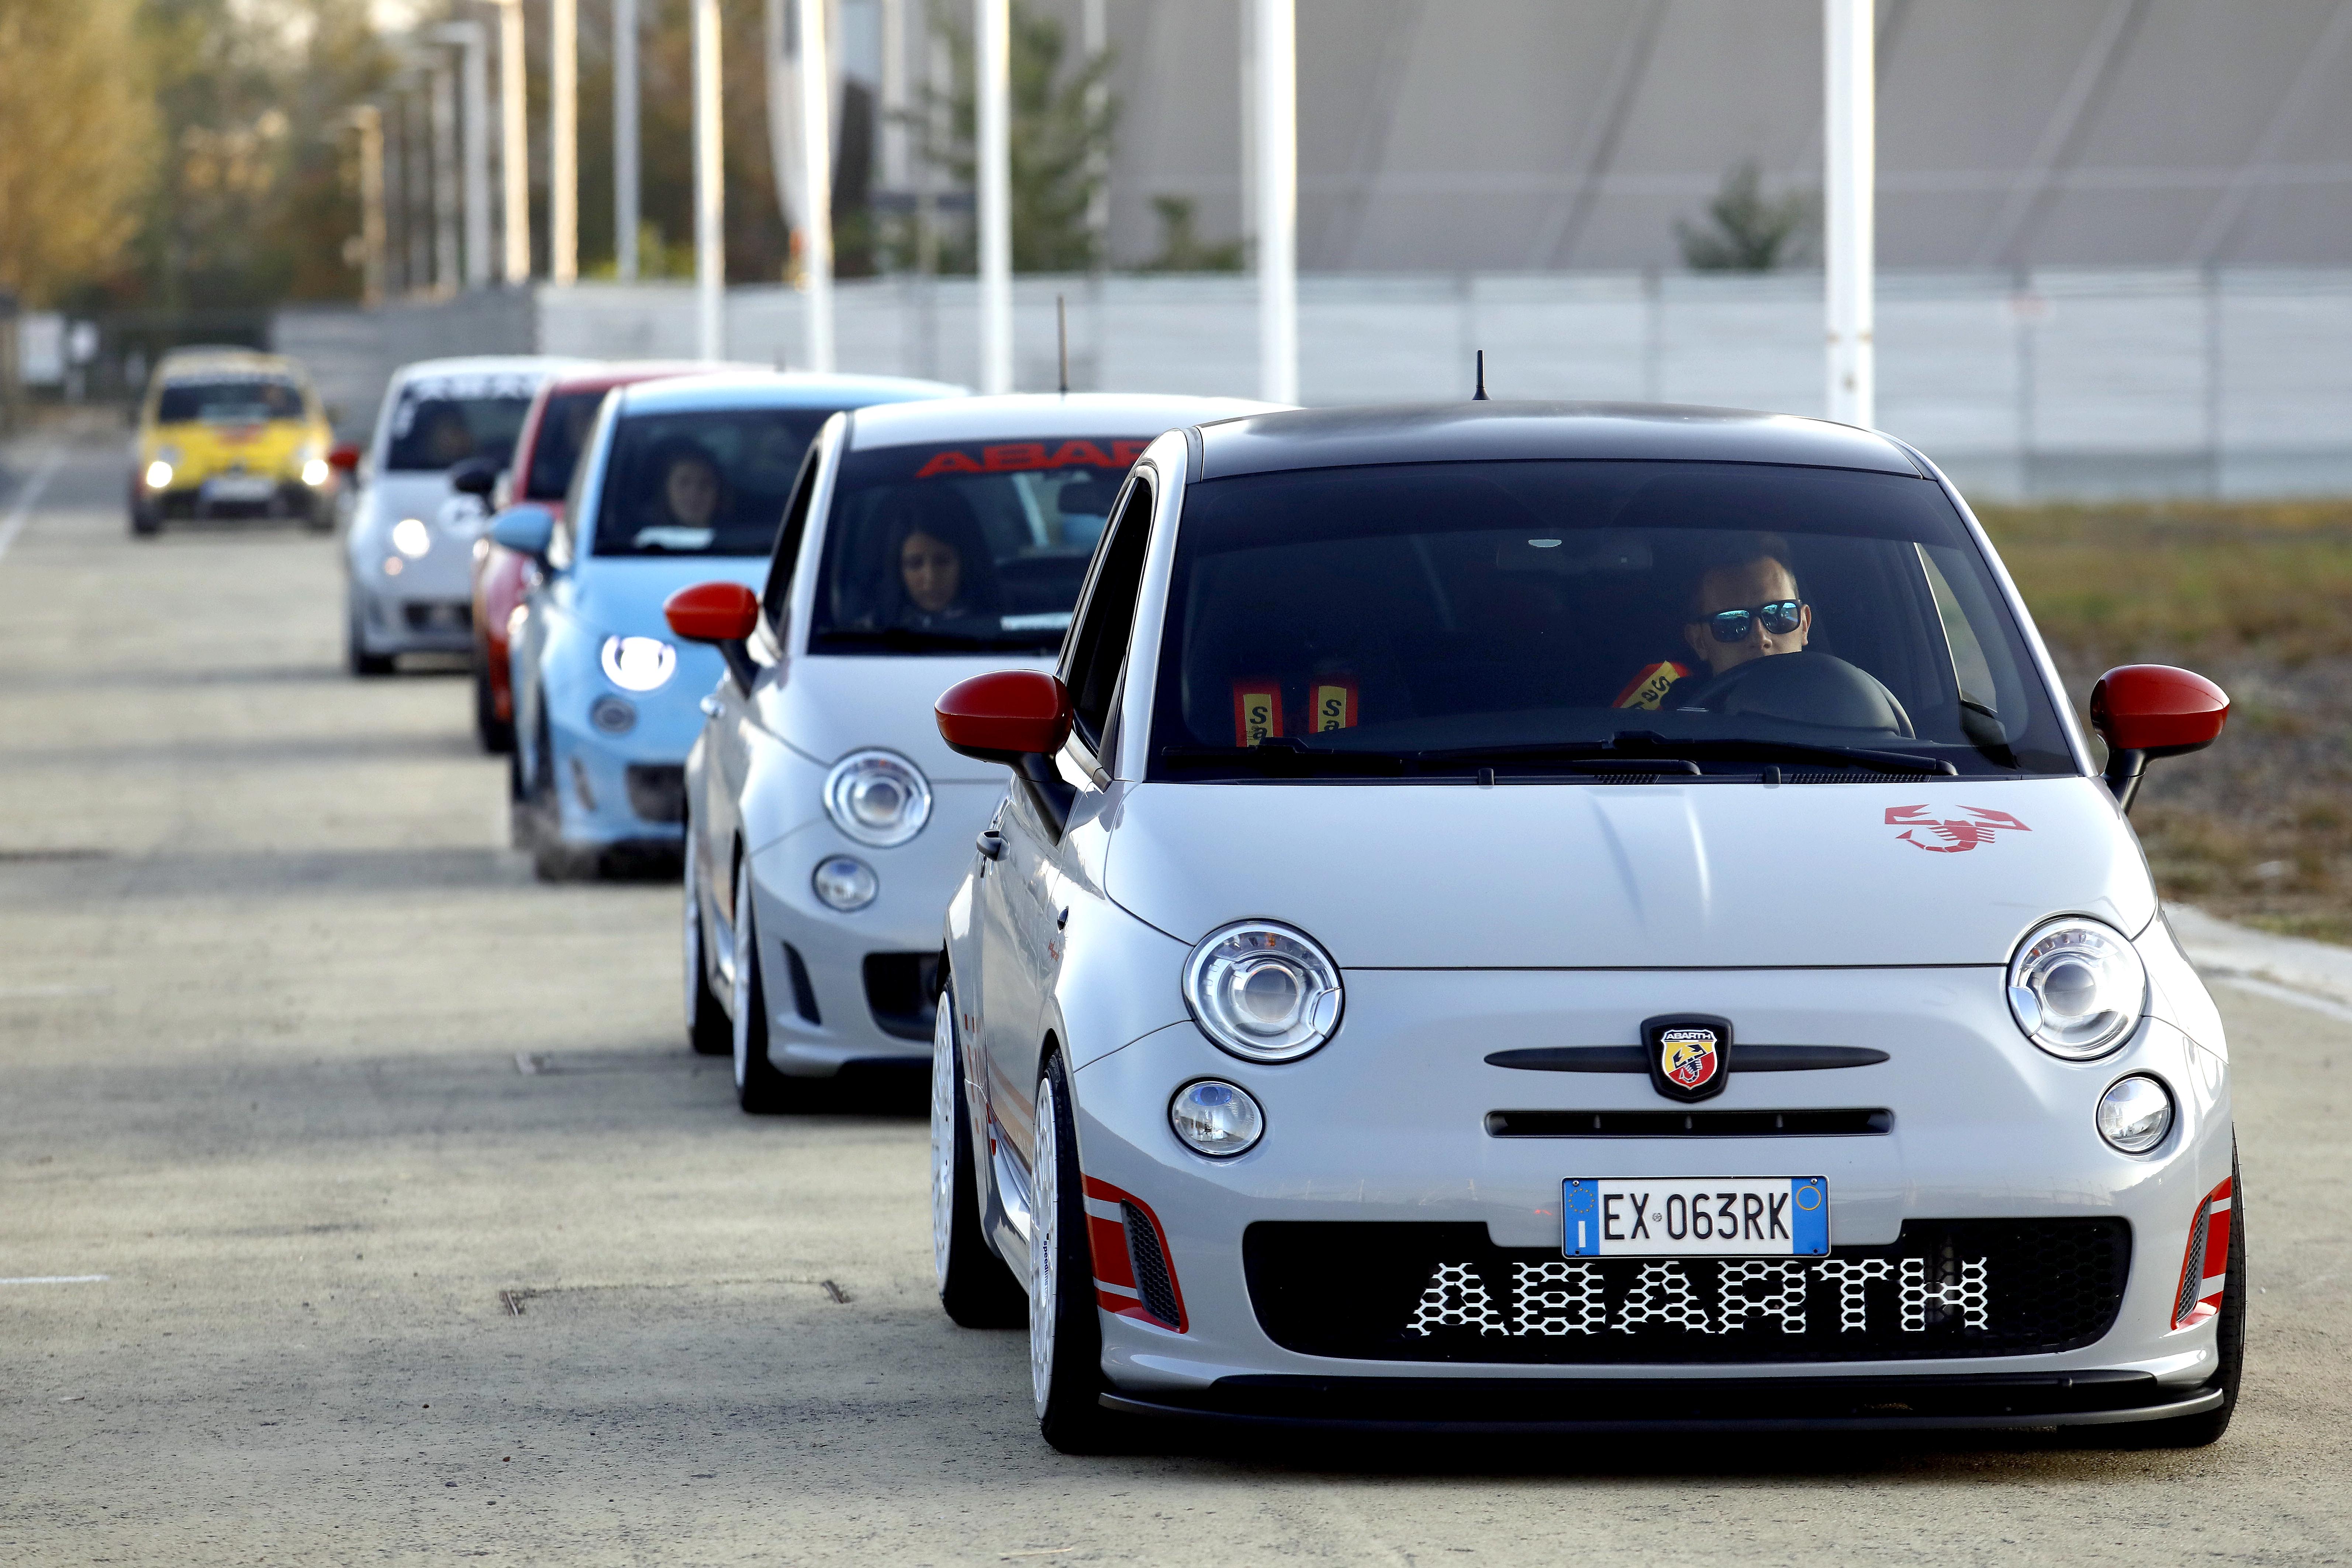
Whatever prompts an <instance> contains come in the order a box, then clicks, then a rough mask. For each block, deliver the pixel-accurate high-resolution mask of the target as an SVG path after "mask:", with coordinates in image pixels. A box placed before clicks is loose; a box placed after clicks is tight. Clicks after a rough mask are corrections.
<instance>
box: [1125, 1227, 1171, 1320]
mask: <svg viewBox="0 0 2352 1568" xmlns="http://www.w3.org/2000/svg"><path fill="white" fill-rule="evenodd" d="M1118 1206H1119V1210H1120V1213H1121V1215H1123V1216H1124V1217H1125V1219H1126V1221H1127V1256H1128V1260H1129V1262H1130V1263H1131V1264H1132V1265H1133V1266H1134V1268H1135V1292H1136V1294H1137V1295H1139V1296H1140V1297H1142V1298H1143V1306H1144V1310H1146V1311H1149V1312H1150V1314H1151V1315H1152V1316H1153V1317H1155V1318H1157V1319H1159V1320H1160V1321H1161V1322H1163V1323H1165V1324H1167V1325H1168V1326H1169V1327H1170V1328H1171V1329H1172V1328H1175V1327H1176V1326H1177V1325H1178V1324H1180V1323H1181V1322H1183V1321H1184V1318H1183V1314H1182V1313H1181V1311H1180V1310H1178V1308H1177V1306H1176V1286H1175V1283H1174V1281H1172V1280H1171V1279H1169V1278H1168V1260H1167V1258H1164V1257H1162V1256H1161V1255H1160V1231H1159V1228H1158V1227H1157V1226H1154V1225H1153V1224H1152V1223H1151V1216H1150V1215H1148V1214H1145V1213H1144V1212H1143V1210H1142V1209H1141V1208H1139V1207H1138V1206H1137V1205H1134V1204H1127V1203H1123V1204H1121V1205H1118Z"/></svg>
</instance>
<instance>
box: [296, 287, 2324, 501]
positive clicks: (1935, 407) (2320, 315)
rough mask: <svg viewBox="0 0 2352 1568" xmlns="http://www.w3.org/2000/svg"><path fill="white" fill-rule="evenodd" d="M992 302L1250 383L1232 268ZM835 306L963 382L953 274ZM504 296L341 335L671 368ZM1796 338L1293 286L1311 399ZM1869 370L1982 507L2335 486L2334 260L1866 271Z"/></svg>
mask: <svg viewBox="0 0 2352 1568" xmlns="http://www.w3.org/2000/svg"><path fill="white" fill-rule="evenodd" d="M1014 295H1015V311H1016V322H1015V342H1016V344H1017V349H1018V384H1019V385H1021V386H1022V387H1024V388H1026V389H1033V390H1051V389H1052V388H1053V386H1054V385H1055V380H1056V374H1057V363H1056V360H1057V353H1056V340H1055V300H1056V298H1057V297H1060V298H1062V299H1065V300H1066V301H1067V306H1068V321H1069V338H1070V342H1069V359H1070V381H1071V384H1072V386H1073V387H1074V388H1075V389H1079V390H1089V389H1096V388H1118V389H1121V390H1135V391H1166V392H1196V393H1211V394H1227V395H1234V394H1238V395H1249V394H1251V393H1253V392H1255V382H1256V364H1257V338H1256V334H1257V314H1256V294H1255V284H1254V282H1253V280H1252V279H1248V278H1246V277H1242V276H1238V275H1223V276H1186V277H1151V276H1141V277H1137V276H1114V277H1105V278H1085V277H1072V278H1050V277H1032V278H1024V279H1019V280H1018V282H1017V284H1016V287H1015V290H1014ZM835 297H836V300H837V305H838V329H837V330H838V337H839V344H840V349H839V353H840V363H841V365H842V367H843V368H844V369H847V370H859V371H872V372H880V373H887V374H907V375H926V376H934V377H939V378H941V379H946V380H950V381H968V380H970V379H971V378H972V376H973V374H975V367H976V365H977V363H978V342H977V314H976V299H975V293H974V287H973V285H972V283H971V280H970V279H921V278H892V279H873V280H864V281H855V282H844V283H842V284H841V285H840V286H839V287H838V289H837V292H836V296H835ZM507 298H508V299H510V300H515V301H516V303H517V304H518V305H519V306H520V305H521V303H522V302H523V300H526V299H527V300H529V306H528V309H526V310H520V311H519V312H517V313H515V314H510V315H506V316H500V317H499V318H498V320H497V323H496V325H497V326H498V327H499V329H500V330H499V331H492V330H491V328H492V325H493V323H492V321H490V320H489V319H488V317H485V316H482V315H480V314H479V307H475V309H476V310H477V315H476V317H475V318H474V319H472V320H471V321H467V323H465V324H464V325H463V327H462V328H459V329H458V330H456V331H450V330H447V329H450V328H458V323H457V321H455V320H454V319H450V320H446V321H445V320H442V319H438V318H436V315H435V312H436V310H437V311H439V312H443V313H444V314H445V315H446V313H449V312H456V311H460V310H464V309H465V308H466V301H465V300H459V301H456V302H452V303H451V304H449V305H446V306H440V307H423V306H404V307H400V308H397V309H391V310H385V311H382V312H377V313H375V314H374V315H373V316H372V317H361V318H359V321H360V322H361V323H364V324H365V325H366V327H367V328H368V329H370V330H372V331H373V333H374V336H375V338H376V339H377V340H379V341H380V342H381V345H382V347H381V352H379V353H377V354H376V356H375V363H378V364H380V365H381V367H382V371H383V373H384V374H388V372H389V368H390V366H391V365H392V364H393V363H398V362H400V361H402V360H405V359H410V358H421V357H424V356H425V353H438V352H447V348H446V345H447V344H449V343H451V342H453V341H463V342H468V343H470V344H472V345H473V346H476V347H478V349H481V350H485V351H487V350H493V349H496V350H512V349H521V348H526V347H531V346H536V347H537V348H539V349H540V350H541V351H543V352H547V353H574V354H586V355H592V356H596V357H612V358H636V357H641V356H652V355H658V356H663V357H669V356H681V357H683V356H688V355H690V354H691V353H693V348H694V342H695V329H694V303H693V295H692V291H691V289H690V288H689V287H688V286H686V285H682V284H639V285H633V286H627V287H623V286H618V285H609V284H583V285H580V286H578V287H575V288H572V289H550V288H541V289H536V290H534V291H533V292H532V293H531V294H530V295H529V296H508V297H507ZM304 314H305V316H306V317H307V318H309V319H310V321H311V322H312V325H311V326H310V327H309V328H307V329H304V328H301V327H299V323H297V322H296V321H295V320H294V319H293V318H291V317H289V318H281V331H280V332H279V335H278V344H279V346H280V347H281V348H283V349H285V350H286V351H287V352H289V353H304V354H306V355H308V356H309V357H312V358H313V359H314V360H316V359H317V358H318V356H319V354H320V352H321V351H324V350H327V349H328V348H329V347H330V346H331V345H330V344H329V343H328V342H324V341H322V340H323V338H324V336H325V334H322V333H320V331H317V328H318V326H320V325H323V324H324V323H323V319H322V318H320V315H319V313H317V312H306V313H304ZM344 314H346V315H347V316H352V317H358V313H357V312H346V313H344ZM428 324H429V325H430V327H431V329H432V330H430V331H427V328H428ZM306 331H307V333H308V335H307V337H306ZM801 331H802V313H801V300H800V297H799V296H798V295H797V294H795V293H793V291H792V290H790V289H782V288H739V289H732V290H730V294H729V298H728V318H727V338H728V345H729V353H730V357H732V358H735V359H739V360H750V361H755V362H758V363H775V364H793V363H802V350H801V342H802V339H801ZM1822 331H1823V327H1822V300H1821V279H1820V278H1819V277H1818V276H1817V275H1807V274H1802V273H1780V274H1772V275H1767V276H1760V277H1748V276H1724V275H1706V274H1687V273H1667V274H1641V273H1549V274H1517V275H1513V274H1481V275H1468V276H1457V277H1438V278H1431V277H1390V276H1379V277H1373V276H1362V275H1356V276H1339V277H1309V278H1306V279H1301V280H1300V285H1299V332H1300V344H1301V362H1302V390H1303V396H1304V399H1305V401H1307V402H1308V403H1311V404H1342V403H1373V402H1388V401H1427V400H1431V399H1444V398H1450V397H1466V396H1467V395H1469V392H1470V386H1471V356H1472V353H1473V352H1474V351H1475V350H1477V349H1484V350H1486V359H1487V379H1488V384H1489V387H1490V389H1491V390H1492V391H1493V392H1494V394H1495V395H1496V396H1500V397H1547V398H1596V399H1605V400H1638V401H1644V402H1671V403H1697V404H1715V405H1728V406H1735V407H1745V408H1762V409H1769V410H1773V411H1776V412H1782V413H1790V414H1819V413H1821V412H1822V406H1823V402H1824V393H1823V371H1822ZM428 337H429V338H430V339H431V340H432V341H431V344H430V346H428V343H427V339H428ZM306 343H308V344H315V346H313V347H306ZM337 352H341V351H340V350H338V351H337ZM1878 356H1879V357H1878V363H1879V405H1878V407H1879V415H1878V416H1879V420H1880V423H1881V424H1882V425H1883V426H1885V428H1886V429H1887V430H1889V431H1891V432H1893V433H1895V434H1896V435H1898V436H1901V437H1905V438H1906V439H1907V440H1910V441H1913V442H1915V443H1916V444H1917V445H1918V446H1919V447H1922V448H1923V449H1924V450H1926V451H1927V453H1928V454H1929V455H1930V456H1931V457H1933V458H1936V459H1937V461H1938V462H1940V463H1943V464H1944V465H1945V466H1946V467H1947V468H1948V469H1949V470H1950V472H1951V473H1952V474H1953V476H1954V478H1955V479H1958V480H1959V482H1960V483H1961V484H1962V485H1963V486H1965V487H1967V488H1968V489H1969V490H1970V491H1971V492H1972V493H1975V494H1979V495H1982V496H1984V497H1986V498H1987V499H2028V498H2053V497H2099V496H2114V495H2147V496H2223V497H2254V496H2273V495H2309V494H2352V271H2327V272H2285V271H2252V270H2248V271H2231V270H2222V271H2208V272H2196V271H2134V272H2085V271H2042V272H2034V273H2031V274H2025V275H2013V274H2005V273H1958V274H1955V273H1902V272H1896V273H1891V274H1890V273H1882V274H1881V278H1880V292H1879V298H1878ZM314 369H316V370H317V371H318V373H319V374H320V376H321V379H322V380H335V381H336V383H337V384H339V385H340V384H342V382H343V379H347V378H338V377H337V376H336V375H335V374H332V373H331V372H330V370H329V369H328V367H327V366H326V365H324V364H323V363H314ZM376 384H377V385H378V386H379V387H380V386H381V380H380V379H379V380H378V381H377V383H376Z"/></svg>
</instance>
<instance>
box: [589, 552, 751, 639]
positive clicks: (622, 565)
mask: <svg viewBox="0 0 2352 1568" xmlns="http://www.w3.org/2000/svg"><path fill="white" fill-rule="evenodd" d="M573 571H574V573H575V574H576V580H575V581H574V583H573V584H572V614H573V615H574V616H578V617H579V618H580V621H581V624H582V625H583V626H588V627H590V628H592V629H593V630H596V631H600V632H604V633H606V634H608V635H611V636H616V637H665V638H667V637H669V636H670V630H669V623H668V622H667V620H665V619H663V617H662V605H663V604H664V602H665V601H667V599H668V598H669V596H670V595H672V594H675V593H677V591H678V590H679V589H680V588H691V587H693V586H694V585H695V584H697V583H740V584H743V585H744V586H745V587H747V588H750V589H751V590H753V591H754V592H756V591H757V590H758V589H759V587H760V585H761V584H763V583H765V582H766V581H767V580H768V558H767V557H766V556H764V555H651V556H637V557H634V558H633V557H627V556H623V557H619V558H609V557H602V556H593V555H592V556H590V557H589V558H588V559H587V560H585V561H583V562H582V563H580V564H579V565H578V566H576V567H574V568H573Z"/></svg>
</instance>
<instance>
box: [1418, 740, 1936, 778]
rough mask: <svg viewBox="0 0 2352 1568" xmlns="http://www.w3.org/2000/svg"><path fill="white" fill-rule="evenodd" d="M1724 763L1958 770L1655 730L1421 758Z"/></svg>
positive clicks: (1619, 764)
mask: <svg viewBox="0 0 2352 1568" xmlns="http://www.w3.org/2000/svg"><path fill="white" fill-rule="evenodd" d="M1694 758H1705V759H1709V760H1720V761H1724V762H1764V763H1774V762H1787V761H1791V760H1800V761H1803V762H1809V763H1815V762H1817V763H1843V764H1845V765H1847V766H1849V767H1856V768H1867V769H1869V770H1871V771H1873V772H1874V773H1958V771H1959V770H1958V769H1957V768H1955V767H1953V766H1952V764H1951V763H1948V762H1943V761H1939V760H1938V759H1937V758H1934V757H1921V756H1915V755H1913V754H1912V753H1910V752H1880V751H1870V750H1865V749H1863V748H1860V747H1849V746H1821V745H1813V744H1810V743H1808V742H1803V741H1763V740H1741V739H1738V738H1736V737H1730V738H1723V739H1712V740H1706V739H1699V738H1697V737H1684V738H1680V739H1669V738H1668V737H1666V736H1664V735H1660V734H1658V733H1657V732H1655V731H1650V730H1623V731H1619V732H1618V733H1617V734H1615V735H1614V736H1612V737H1611V738H1610V739H1608V740H1606V741H1550V742H1538V743H1535V744H1529V745H1517V746H1454V747H1449V748H1447V749H1446V750H1444V751H1433V752H1414V753H1413V760H1415V761H1416V762H1423V763H1462V762H1506V763H1523V762H1535V763H1540V762H1565V763H1569V764H1570V766H1571V768H1573V767H1575V766H1576V764H1578V763H1582V764H1583V765H1584V766H1585V767H1586V768H1590V769H1591V770H1593V771H1596V772H1598V771H1604V764H1605V771H1610V772H1618V771H1624V772H1639V771H1642V770H1643V768H1645V767H1647V768H1654V769H1656V770H1658V771H1662V772H1664V771H1672V772H1681V771H1685V770H1687V771H1689V772H1692V773H1696V772H1697V771H1698V768H1697V764H1696V762H1694V761H1693V760H1692V759H1694Z"/></svg>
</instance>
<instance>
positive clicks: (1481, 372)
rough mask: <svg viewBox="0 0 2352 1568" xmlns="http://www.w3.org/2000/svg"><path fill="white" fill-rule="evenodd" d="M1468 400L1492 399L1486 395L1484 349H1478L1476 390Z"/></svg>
mask: <svg viewBox="0 0 2352 1568" xmlns="http://www.w3.org/2000/svg"><path fill="white" fill-rule="evenodd" d="M1470 401H1471V402H1473V403H1492V402H1493V401H1494V399H1493V398H1491V397H1488V396H1487V395H1486V350H1485V349H1480V350H1479V351H1478V390H1477V391H1475V392H1474V393H1472V394H1471V395H1470Z"/></svg>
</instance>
